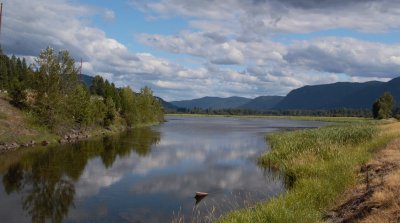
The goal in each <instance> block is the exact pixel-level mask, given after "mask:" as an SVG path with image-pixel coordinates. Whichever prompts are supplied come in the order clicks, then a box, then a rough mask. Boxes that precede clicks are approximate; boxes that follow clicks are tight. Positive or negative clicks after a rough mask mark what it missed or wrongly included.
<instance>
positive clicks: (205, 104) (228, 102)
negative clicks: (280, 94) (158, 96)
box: [170, 97, 252, 109]
mask: <svg viewBox="0 0 400 223" xmlns="http://www.w3.org/2000/svg"><path fill="white" fill-rule="evenodd" d="M251 100H252V99H250V98H243V97H229V98H220V97H203V98H198V99H193V100H184V101H171V102H170V103H171V104H173V105H175V106H177V107H180V108H188V109H193V108H195V107H196V108H202V109H207V108H212V109H222V108H237V107H240V106H242V105H244V104H246V103H248V102H250V101H251Z"/></svg>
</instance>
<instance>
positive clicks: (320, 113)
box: [168, 107, 372, 117]
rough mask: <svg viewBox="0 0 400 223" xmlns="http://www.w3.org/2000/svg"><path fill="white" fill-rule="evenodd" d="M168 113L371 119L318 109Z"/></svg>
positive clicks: (361, 113)
mask: <svg viewBox="0 0 400 223" xmlns="http://www.w3.org/2000/svg"><path fill="white" fill-rule="evenodd" d="M168 112H169V113H178V114H180V113H182V114H207V115H265V116H329V117H371V116H372V113H371V110H370V109H349V108H337V109H318V110H304V109H287V110H285V109H282V110H265V111H261V110H252V109H237V108H225V109H212V108H209V109H202V108H197V107H195V108H193V109H186V108H178V109H175V110H171V109H170V110H169V111H168Z"/></svg>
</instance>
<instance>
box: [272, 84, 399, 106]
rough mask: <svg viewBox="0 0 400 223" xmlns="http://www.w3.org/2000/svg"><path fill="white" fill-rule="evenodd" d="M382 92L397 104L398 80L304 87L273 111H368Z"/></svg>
mask: <svg viewBox="0 0 400 223" xmlns="http://www.w3.org/2000/svg"><path fill="white" fill-rule="evenodd" d="M384 92H389V93H391V94H392V95H393V97H394V98H395V100H396V101H397V102H400V77H397V78H394V79H392V80H390V81H388V82H380V81H369V82H365V83H351V82H337V83H333V84H324V85H314V86H304V87H301V88H298V89H295V90H293V91H291V92H290V93H289V94H288V95H287V96H286V97H285V98H284V99H283V100H282V101H281V102H280V103H279V104H277V106H275V109H309V110H315V109H334V108H352V109H369V108H371V106H372V104H373V103H374V101H375V100H376V99H378V98H379V97H380V96H381V95H382V94H383V93H384Z"/></svg>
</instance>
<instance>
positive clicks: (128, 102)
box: [121, 87, 140, 126]
mask: <svg viewBox="0 0 400 223" xmlns="http://www.w3.org/2000/svg"><path fill="white" fill-rule="evenodd" d="M121 114H122V117H124V119H125V121H126V124H127V125H128V126H133V125H135V124H137V123H139V120H140V116H139V115H140V114H139V112H138V107H137V99H136V95H135V94H134V92H133V91H132V90H131V88H130V87H124V88H122V90H121Z"/></svg>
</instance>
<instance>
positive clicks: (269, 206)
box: [219, 121, 400, 223]
mask: <svg viewBox="0 0 400 223" xmlns="http://www.w3.org/2000/svg"><path fill="white" fill-rule="evenodd" d="M399 129H400V123H398V122H395V121H392V122H388V121H383V122H376V121H369V122H368V123H367V124H362V122H361V123H351V122H348V123H342V124H340V125H336V126H326V127H322V128H320V129H307V130H300V131H294V132H278V133H273V134H270V135H269V136H268V142H269V143H270V146H271V151H270V152H269V153H267V154H265V155H263V156H262V157H260V159H259V162H260V164H261V165H263V166H265V167H266V168H273V169H275V170H277V171H278V172H282V173H285V174H284V175H282V177H283V178H284V179H285V182H286V186H287V188H288V190H287V192H286V193H285V194H283V195H280V196H278V197H276V198H273V199H271V200H269V201H267V202H264V203H260V204H257V205H255V206H253V207H250V208H247V209H243V210H238V211H234V212H232V213H230V214H228V215H226V216H223V217H222V218H221V219H220V220H219V221H220V222H307V223H308V222H321V221H323V219H324V217H326V216H327V213H328V212H327V210H330V209H333V208H334V207H335V205H337V200H338V199H339V198H340V197H341V196H342V194H343V193H344V192H345V190H346V189H348V188H350V187H352V186H353V185H356V184H357V173H358V172H359V169H360V167H361V166H362V165H363V164H365V163H367V162H368V160H370V159H371V158H372V156H373V155H374V153H375V152H376V151H378V150H379V148H382V146H384V145H386V144H387V143H388V142H389V141H391V140H393V139H395V138H398V137H400V132H399Z"/></svg>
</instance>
